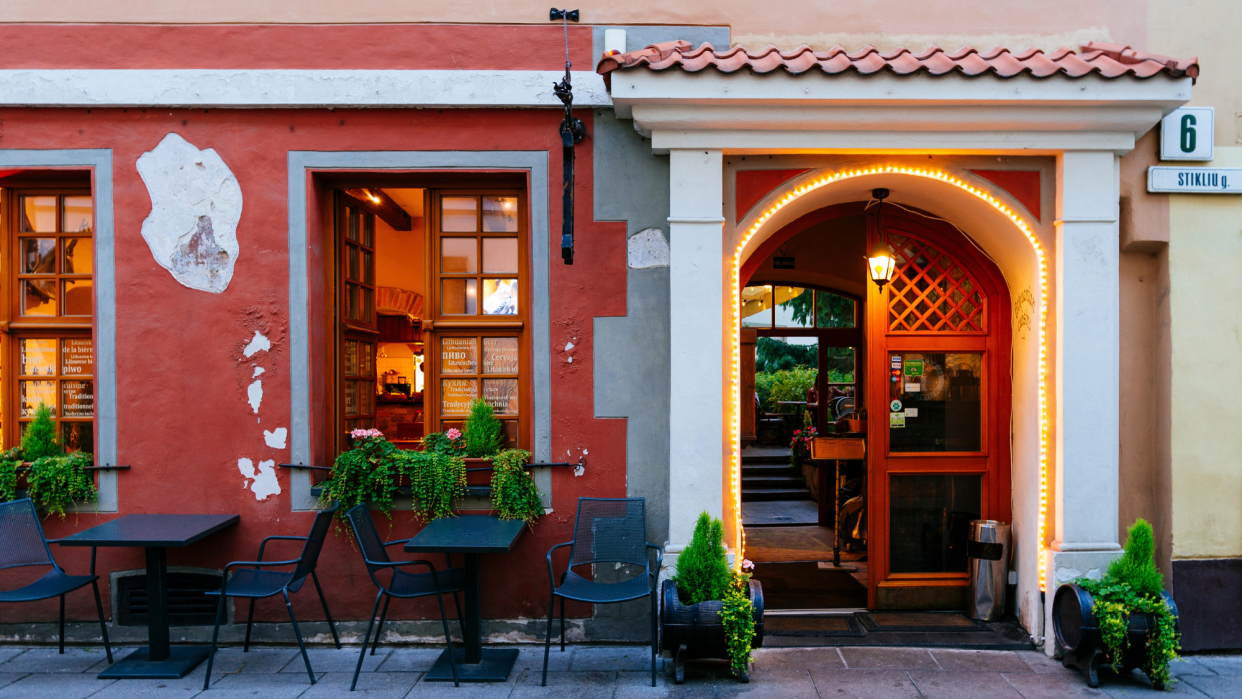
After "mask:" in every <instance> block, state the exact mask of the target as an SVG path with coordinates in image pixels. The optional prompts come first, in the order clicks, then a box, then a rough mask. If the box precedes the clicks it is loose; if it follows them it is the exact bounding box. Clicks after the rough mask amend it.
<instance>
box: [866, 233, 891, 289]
mask: <svg viewBox="0 0 1242 699" xmlns="http://www.w3.org/2000/svg"><path fill="white" fill-rule="evenodd" d="M867 267H868V269H869V270H870V272H871V281H873V282H875V283H876V284H877V285H878V286H881V287H882V286H884V285H885V284H887V283H888V282H889V280H891V279H892V278H893V271H894V270H895V269H896V268H897V257H896V255H894V254H893V248H892V246H890V245H889V244H888V243H878V244H876V246H875V248H873V249H872V250H871V254H870V255H867Z"/></svg>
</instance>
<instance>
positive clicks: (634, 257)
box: [625, 228, 668, 269]
mask: <svg viewBox="0 0 1242 699" xmlns="http://www.w3.org/2000/svg"><path fill="white" fill-rule="evenodd" d="M625 247H626V250H627V252H628V254H629V264H630V269H650V268H652V267H668V241H667V240H665V239H664V233H662V232H661V231H660V229H659V228H647V229H644V230H641V231H639V232H637V233H635V234H634V235H632V236H630V238H629V240H627V241H625Z"/></svg>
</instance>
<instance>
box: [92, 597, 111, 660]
mask: <svg viewBox="0 0 1242 699" xmlns="http://www.w3.org/2000/svg"><path fill="white" fill-rule="evenodd" d="M91 587H93V588H95V611H96V612H99V630H100V631H102V632H103V640H104V652H105V653H107V654H108V664H109V665H111V664H112V644H110V643H108V625H107V624H106V623H105V622H104V615H103V602H102V601H100V599H99V583H98V582H95V581H91Z"/></svg>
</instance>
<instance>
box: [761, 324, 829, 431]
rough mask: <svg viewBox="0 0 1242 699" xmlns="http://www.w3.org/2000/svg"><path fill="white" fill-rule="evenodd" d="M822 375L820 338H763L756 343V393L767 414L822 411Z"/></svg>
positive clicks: (799, 413)
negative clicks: (819, 380)
mask: <svg viewBox="0 0 1242 699" xmlns="http://www.w3.org/2000/svg"><path fill="white" fill-rule="evenodd" d="M818 376H819V340H817V339H816V338H813V337H761V338H759V340H758V342H756V343H755V393H757V394H759V402H760V403H761V404H762V405H763V409H764V411H765V412H769V413H794V414H796V415H799V416H801V415H802V412H803V411H804V410H807V409H810V410H811V411H815V410H818V409H819V408H818V404H819V397H818V396H817V395H816V393H815V385H816V379H817V378H818ZM808 403H813V404H815V405H811V406H808V405H807V404H808Z"/></svg>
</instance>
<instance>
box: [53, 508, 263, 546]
mask: <svg viewBox="0 0 1242 699" xmlns="http://www.w3.org/2000/svg"><path fill="white" fill-rule="evenodd" d="M240 521H241V517H240V516H238V515H125V516H124V517H119V518H117V519H114V520H112V521H111V522H105V523H103V524H101V525H99V526H97V527H91V528H90V529H86V530H84V531H80V532H78V533H77V534H70V535H69V536H66V537H64V538H62V539H61V540H60V545H61V546H144V547H174V546H189V545H190V544H192V543H194V542H195V541H198V540H199V539H202V538H204V537H207V536H211V535H212V534H215V533H216V532H218V531H220V530H221V529H224V528H225V527H231V526H233V525H234V524H237V523H238V522H240Z"/></svg>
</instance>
